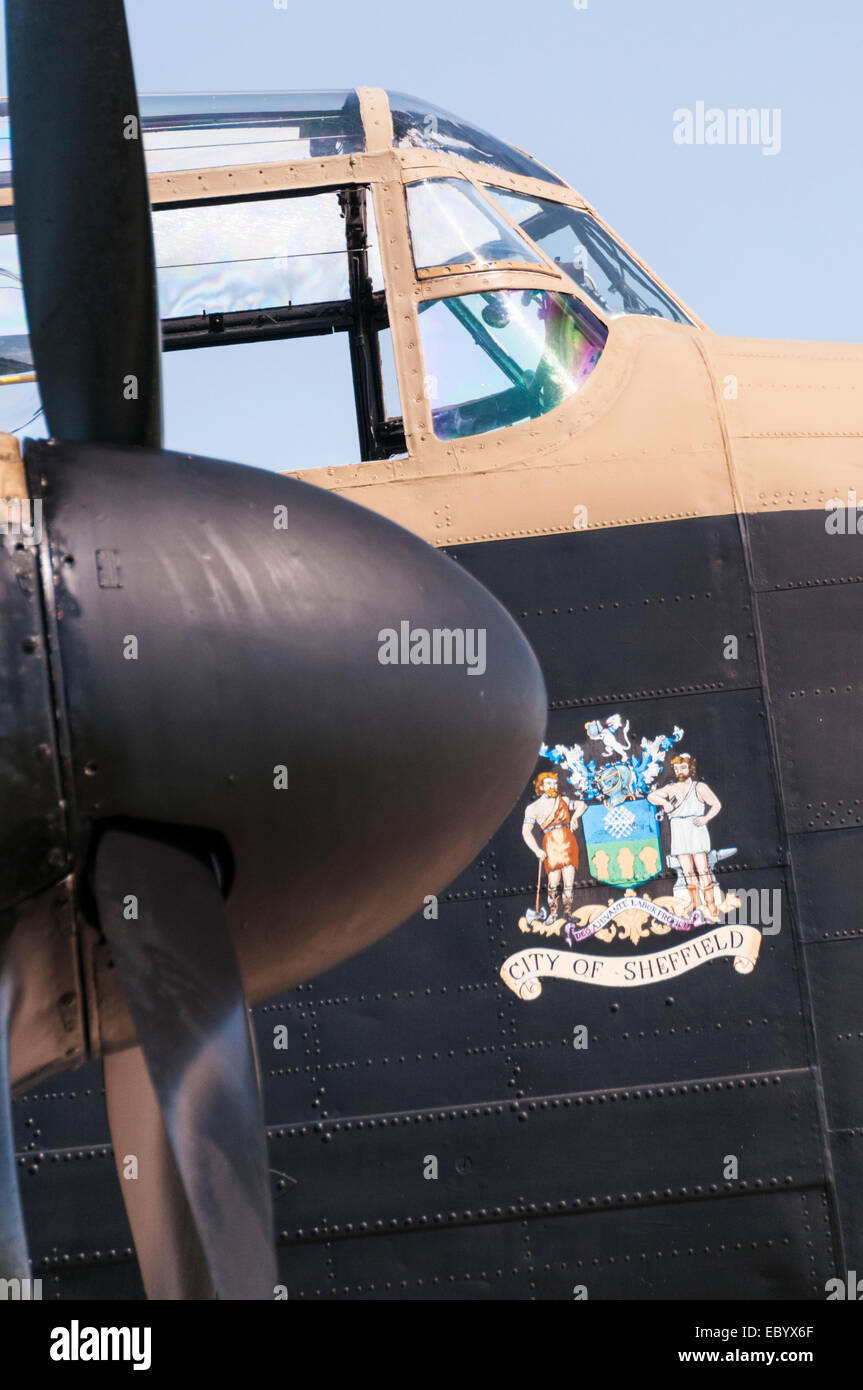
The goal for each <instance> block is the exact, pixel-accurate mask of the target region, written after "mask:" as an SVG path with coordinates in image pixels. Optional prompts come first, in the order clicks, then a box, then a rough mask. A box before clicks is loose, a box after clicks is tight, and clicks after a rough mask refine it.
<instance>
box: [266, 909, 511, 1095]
mask: <svg viewBox="0 0 863 1390" xmlns="http://www.w3.org/2000/svg"><path fill="white" fill-rule="evenodd" d="M487 920H488V918H487V914H486V912H485V908H484V906H483V904H482V902H477V903H473V902H470V903H447V902H446V901H441V902H440V904H439V915H438V918H437V920H433V919H432V920H427V919H425V918H424V917H423V916H422V914H419V916H416V917H413V918H411V919H410V921H409V922H407V923H405V925H404V926H403V927H401V928H400V929H399V930H398V932H396V933H395V935H394V936H393V937H390V938H388V940H387V942H386V943H381V944H380V945H378V946H374V947H372V948H371V949H370V950H369V951H367V952H364V953H363V955H361V956H358V957H356V958H355V959H354V960H352V961H349V962H347V963H346V964H345V965H343V966H340V967H339V968H338V969H337V970H335V971H331V972H329V973H328V974H327V975H326V976H325V977H324V978H323V980H321V981H314V982H312V984H311V986H307V987H306V990H307V992H306V994H305V995H304V998H305V999H306V1000H310V1001H311V1002H310V1003H309V1004H308V1005H307V1006H306V1007H307V1023H306V1026H305V1027H304V1028H303V1030H302V1035H301V1037H300V1040H299V1041H300V1045H301V1047H302V1049H303V1060H304V1061H308V1062H310V1063H312V1064H313V1066H314V1067H315V1073H314V1083H315V1089H316V1096H317V1098H318V1099H319V1106H318V1107H316V1108H317V1109H318V1111H319V1114H318V1118H321V1117H323V1116H330V1117H335V1116H343V1115H365V1114H372V1113H375V1112H377V1111H383V1110H387V1111H388V1110H399V1109H416V1108H418V1107H420V1106H430V1105H447V1104H464V1103H466V1102H470V1101H476V1100H486V1099H488V1098H489V1097H491V1096H498V1095H500V1094H502V1093H504V1092H505V1088H506V1077H507V1070H506V1064H505V1052H506V1034H505V1031H504V1023H503V1020H502V1018H501V1001H500V998H499V989H498V985H497V966H496V963H495V956H494V952H493V949H492V943H491V940H490V932H489V928H488V926H487ZM267 1114H268V1116H270V1117H271V1122H272V1123H279V1122H281V1121H282V1120H284V1119H286V1118H289V1117H288V1116H286V1115H284V1114H282V1113H281V1112H280V1111H279V1110H278V1108H277V1102H276V1101H275V1099H274V1097H273V1096H272V1094H271V1093H269V1092H268V1094H267Z"/></svg>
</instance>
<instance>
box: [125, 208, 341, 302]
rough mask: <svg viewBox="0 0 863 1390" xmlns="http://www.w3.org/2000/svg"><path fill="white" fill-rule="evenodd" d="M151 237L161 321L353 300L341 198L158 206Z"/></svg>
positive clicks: (154, 215)
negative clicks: (171, 206)
mask: <svg viewBox="0 0 863 1390" xmlns="http://www.w3.org/2000/svg"><path fill="white" fill-rule="evenodd" d="M153 231H154V237H155V246H156V271H157V280H158V287H159V313H160V315H161V317H162V318H182V317H186V316H191V315H195V314H213V313H229V312H232V311H235V310H243V309H263V308H273V307H276V306H281V305H289V304H318V303H324V302H327V301H330V300H337V299H347V298H348V297H349V289H348V262H347V248H346V242H345V223H344V218H343V216H342V212H341V209H340V207H339V199H338V194H337V193H335V192H329V193H315V194H310V195H304V196H302V197H292V198H263V199H252V200H249V201H243V202H236V203H219V204H209V205H198V206H195V207H186V208H159V209H157V210H156V211H155V212H154V214H153Z"/></svg>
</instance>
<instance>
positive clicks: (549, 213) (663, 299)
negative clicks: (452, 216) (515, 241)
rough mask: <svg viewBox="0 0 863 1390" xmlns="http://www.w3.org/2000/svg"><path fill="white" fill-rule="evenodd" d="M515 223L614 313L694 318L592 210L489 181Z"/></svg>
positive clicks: (680, 320) (676, 320) (602, 306)
mask: <svg viewBox="0 0 863 1390" xmlns="http://www.w3.org/2000/svg"><path fill="white" fill-rule="evenodd" d="M485 187H486V189H487V192H489V193H490V194H491V196H492V197H493V198H496V199H497V201H498V202H499V203H500V205H501V207H502V208H503V210H504V212H506V213H508V214H509V216H510V217H511V218H512V220H513V222H517V223H518V225H519V226H520V227H521V228H522V230H523V231H524V232H525V233H526V234H527V235H528V236H529V237H530V239H531V241H534V242H536V244H537V246H539V247H541V248H542V250H543V251H544V252H545V254H546V255H547V256H550V257H551V259H552V260H553V261H556V262H557V264H558V265H559V266H560V268H561V270H562V271H564V273H565V274H566V275H568V276H569V277H570V279H571V280H574V281H575V283H576V284H577V285H578V287H579V289H582V290H584V292H585V294H587V295H589V296H590V298H591V299H592V300H593V302H594V303H595V304H597V305H598V306H599V308H600V309H602V310H603V312H604V313H606V314H608V315H610V316H611V315H615V314H650V315H653V316H654V317H655V318H663V319H671V320H672V321H673V322H674V323H691V322H692V320H691V319H690V318H687V316H686V314H684V312H683V310H682V309H681V308H680V307H679V305H677V304H675V303H674V300H673V299H671V298H670V297H669V295H667V294H666V293H665V291H664V290H662V289H660V287H659V285H657V284H656V283H655V281H653V280H652V279H651V278H650V276H649V275H648V274H647V271H645V270H642V268H641V266H640V265H637V264H636V262H635V261H634V260H633V259H632V257H631V256H629V255H627V253H626V252H625V251H624V249H623V247H622V246H619V245H618V243H617V242H616V241H615V240H614V237H612V236H610V235H609V233H608V232H606V231H605V230H604V228H602V227H600V225H599V223H598V222H595V221H594V219H593V218H592V217H591V216H590V213H588V212H582V211H581V210H580V209H578V208H570V207H565V206H564V205H563V203H555V202H552V201H551V199H549V198H534V197H532V196H529V195H527V194H524V193H511V192H509V190H504V189H502V188H491V187H489V186H488V185H485Z"/></svg>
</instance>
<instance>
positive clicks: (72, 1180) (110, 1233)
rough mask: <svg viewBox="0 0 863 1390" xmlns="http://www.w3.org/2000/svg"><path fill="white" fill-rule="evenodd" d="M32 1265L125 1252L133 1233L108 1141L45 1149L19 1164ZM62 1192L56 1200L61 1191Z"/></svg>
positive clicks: (86, 1259)
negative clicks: (60, 1198) (77, 1146)
mask: <svg viewBox="0 0 863 1390" xmlns="http://www.w3.org/2000/svg"><path fill="white" fill-rule="evenodd" d="M19 1178H20V1182H21V1200H22V1202H23V1204H24V1210H25V1213H26V1220H27V1233H28V1237H29V1241H30V1256H31V1259H32V1261H33V1267H34V1269H36V1268H37V1267H39V1266H40V1263H41V1262H42V1261H43V1260H45V1259H47V1260H48V1266H47V1267H48V1268H52V1267H53V1265H54V1263H55V1262H56V1264H57V1265H62V1264H63V1263H64V1261H65V1257H66V1256H68V1257H69V1261H70V1262H71V1263H74V1264H83V1263H84V1262H86V1261H89V1260H91V1259H92V1258H93V1257H94V1255H95V1252H96V1251H99V1252H103V1253H106V1254H107V1253H109V1252H110V1251H111V1250H114V1251H115V1252H122V1251H123V1250H126V1249H127V1248H130V1247H131V1244H132V1236H131V1232H130V1230H129V1225H128V1222H127V1220H126V1211H125V1208H124V1206H123V1198H122V1195H121V1193H120V1186H119V1181H118V1179H117V1173H116V1169H115V1167H114V1155H113V1152H112V1150H111V1149H110V1147H109V1146H108V1145H107V1144H105V1145H95V1144H93V1145H90V1146H88V1147H82V1148H74V1149H69V1148H66V1149H60V1150H58V1149H55V1150H53V1151H48V1150H41V1151H40V1152H38V1153H36V1154H33V1155H29V1154H28V1155H26V1156H25V1160H24V1162H23V1163H22V1165H21V1167H20V1169H19ZM61 1191H62V1193H63V1197H62V1200H61V1201H58V1193H59V1192H61Z"/></svg>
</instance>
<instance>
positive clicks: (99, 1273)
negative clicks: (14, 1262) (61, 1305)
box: [37, 1250, 144, 1303]
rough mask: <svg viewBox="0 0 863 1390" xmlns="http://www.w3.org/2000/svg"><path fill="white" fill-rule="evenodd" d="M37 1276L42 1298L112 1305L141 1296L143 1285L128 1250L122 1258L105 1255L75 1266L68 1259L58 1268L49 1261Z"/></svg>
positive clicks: (138, 1298) (135, 1263)
mask: <svg viewBox="0 0 863 1390" xmlns="http://www.w3.org/2000/svg"><path fill="white" fill-rule="evenodd" d="M37 1277H38V1278H40V1279H41V1280H42V1297H43V1299H48V1298H52V1299H62V1300H63V1301H64V1302H69V1301H70V1300H71V1301H75V1302H77V1301H78V1300H79V1299H83V1300H88V1301H89V1300H92V1301H96V1302H99V1303H103V1302H108V1301H110V1302H111V1303H114V1302H117V1301H124V1302H125V1301H128V1300H132V1299H134V1300H136V1301H137V1300H140V1299H143V1297H144V1286H143V1284H142V1283H141V1276H140V1274H139V1272H138V1265H137V1262H136V1260H135V1259H134V1257H133V1255H132V1252H131V1250H129V1251H127V1252H126V1255H125V1257H124V1258H122V1257H120V1256H119V1255H118V1256H117V1257H113V1258H112V1257H110V1256H106V1257H104V1258H103V1259H101V1260H99V1261H92V1260H90V1261H89V1262H88V1263H86V1264H84V1263H75V1262H73V1261H72V1260H71V1258H70V1259H69V1260H68V1263H62V1264H60V1265H57V1264H56V1263H55V1262H53V1261H52V1262H51V1263H49V1264H43V1266H42V1267H41V1269H40V1271H39V1272H38V1275H37Z"/></svg>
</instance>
